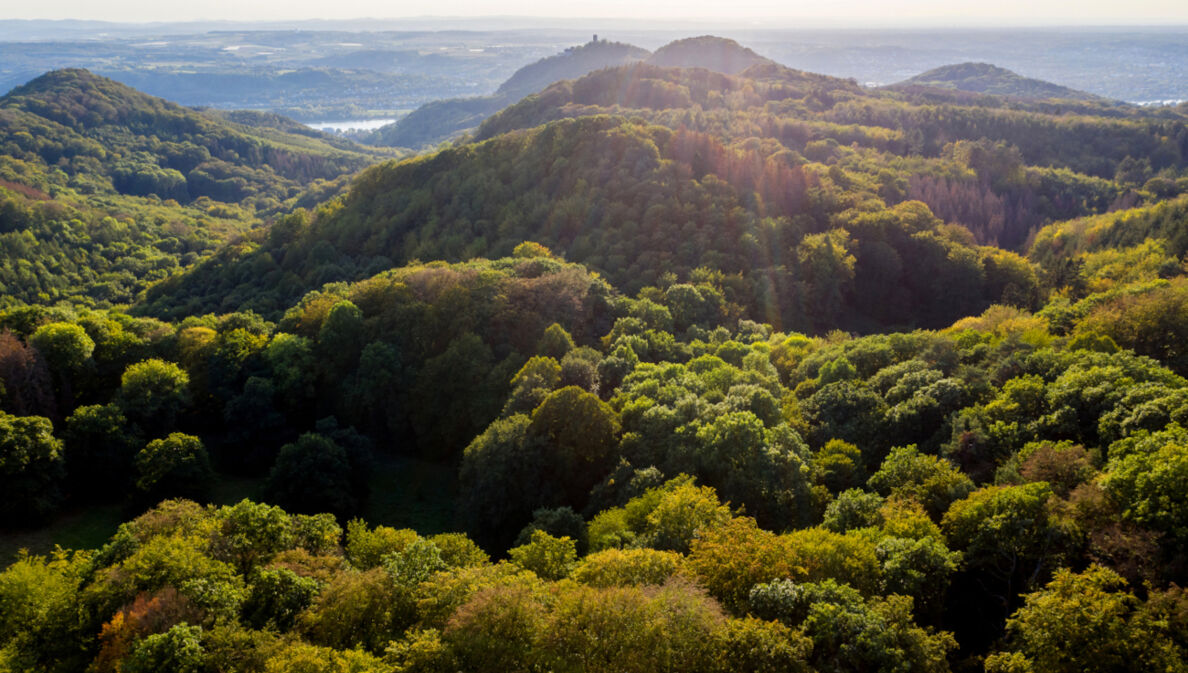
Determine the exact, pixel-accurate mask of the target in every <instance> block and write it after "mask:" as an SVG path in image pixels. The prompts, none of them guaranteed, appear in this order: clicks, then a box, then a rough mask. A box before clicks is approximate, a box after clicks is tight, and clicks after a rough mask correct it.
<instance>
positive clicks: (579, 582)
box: [0, 38, 1188, 673]
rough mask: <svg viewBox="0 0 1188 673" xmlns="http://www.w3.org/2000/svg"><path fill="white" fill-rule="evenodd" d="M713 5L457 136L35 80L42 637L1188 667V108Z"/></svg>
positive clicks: (31, 248) (23, 227) (67, 78)
mask: <svg viewBox="0 0 1188 673" xmlns="http://www.w3.org/2000/svg"><path fill="white" fill-rule="evenodd" d="M699 40H701V41H700V42H695V43H694V45H693V46H694V47H697V48H695V49H690V50H688V51H691V52H698V53H702V54H705V53H708V54H709V55H710V57H712V58H713V59H717V61H719V62H720V63H733V64H737V63H740V59H742V61H745V62H746V63H744V65H745V66H746V67H745V69H742V70H741V71H739V72H733V73H731V72H729V71H730V70H731V69H730V68H718V69H717V70H715V69H714V67H715V66H714V64H712V63H709V64H706V63H701V64H698V63H685V62H682V61H679V59H678V62H677V63H666V64H657V63H654V62H642V61H640V62H630V63H626V64H624V65H618V66H615V67H610V68H604V69H599V70H595V71H593V72H591V73H589V74H586V75H584V76H581V77H579V78H577V79H570V80H564V81H560V82H557V83H555V84H552V85H551V86H549V87H547V88H545V89H544V90H543V91H541V92H539V93H537V94H533V95H529V96H528V97H526V98H524V99H522V100H520V101H519V102H516V103H513V104H511V105H510V106H509V107H506V108H505V109H503V110H502V111H500V112H497V113H495V114H493V115H492V116H490V117H488V118H487V119H486V120H485V121H483V122H482V124H481V125H480V126H478V127H477V129H475V130H474V131H473V132H472V133H471V134H470V135H466V136H463V137H461V138H459V139H457V140H455V141H452V142H450V143H447V144H444V145H442V146H441V147H439V148H438V149H436V150H434V151H432V152H429V153H426V154H421V155H417V156H411V152H408V151H404V150H398V149H391V148H376V147H364V146H361V145H356V144H354V143H352V142H350V141H348V140H345V139H342V138H336V137H332V136H328V135H325V134H322V133H319V132H316V131H312V130H309V129H305V128H304V127H301V126H300V125H298V124H295V123H293V122H290V121H288V120H286V119H284V118H281V117H277V116H274V115H265V114H260V113H227V112H215V111H210V110H196V109H190V108H183V107H180V106H177V105H174V104H172V103H168V102H165V101H162V100H160V99H156V98H152V97H150V96H146V95H144V94H140V93H138V92H135V91H133V90H132V89H129V88H127V87H124V86H122V85H119V84H116V83H115V82H112V81H110V80H106V79H103V78H101V77H97V76H95V75H92V74H90V73H88V72H85V71H80V70H71V71H57V72H53V73H49V74H47V75H45V76H43V77H40V78H38V79H37V80H34V81H33V82H30V83H29V84H27V85H24V86H22V87H18V88H17V89H15V90H14V91H13V92H11V93H9V94H8V95H7V96H4V97H3V98H0V250H2V251H3V253H2V255H0V330H2V331H0V384H2V387H0V493H2V494H3V496H2V497H0V526H2V527H3V531H5V532H4V536H2V537H13V538H14V539H23V538H20V536H28V535H31V534H43V535H45V536H46V537H44V538H42V540H43V544H42V546H41V547H40V548H35V549H33V550H32V551H29V552H26V551H22V552H19V553H16V548H15V547H13V546H12V545H8V546H6V547H5V550H6V552H7V553H8V554H10V555H9V556H7V557H6V558H4V565H5V566H6V569H4V570H3V571H2V572H0V671H47V672H51V671H52V672H59V671H61V672H67V671H93V672H96V673H106V672H117V671H122V672H126V673H139V672H148V671H154V672H172V671H177V672H184V673H198V672H204V671H212V672H213V671H219V672H222V671H244V672H267V673H274V672H276V673H279V672H290V671H291V672H302V673H304V672H322V671H325V672H334V673H340V672H341V673H346V672H351V673H370V672H373V671H374V672H380V671H382V672H392V673H395V672H397V671H401V672H404V671H408V672H413V671H416V672H422V671H424V672H430V671H436V672H447V671H491V672H495V671H500V672H504V671H525V672H527V671H533V672H535V671H542V672H543V671H558V672H560V671H575V672H576V671H606V672H612V671H614V672H620V671H641V672H644V671H647V672H653V671H679V672H691V671H707V672H710V671H714V672H716V671H722V672H726V671H732V672H733V671H754V672H760V671H805V672H810V671H819V672H822V673H826V672H830V673H831V672H835V671H836V672H841V671H879V672H888V673H890V672H903V671H913V672H917V671H923V672H931V671H937V672H940V671H958V672H961V671H986V672H987V673H1025V672H1035V673H1040V672H1044V673H1046V672H1063V671H1069V672H1072V671H1087V670H1093V671H1156V670H1158V671H1185V670H1188V591H1186V590H1185V589H1184V588H1183V585H1184V584H1185V582H1186V581H1188V379H1186V378H1185V377H1186V376H1188V272H1186V267H1185V255H1186V253H1188V107H1186V106H1183V105H1182V106H1180V107H1178V108H1174V107H1164V108H1152V109H1146V108H1138V107H1133V106H1129V105H1125V104H1121V103H1114V102H1111V101H1106V100H1104V99H1097V98H1087V99H1086V98H1060V99H1052V98H1028V97H1024V96H1019V95H1011V94H1010V92H1009V89H1008V91H1007V92H1006V94H1005V95H1000V94H999V93H995V94H989V93H976V92H968V91H960V90H957V89H948V88H940V87H937V86H931V85H923V84H912V85H904V86H895V87H887V88H878V89H874V88H865V87H862V86H859V85H857V84H856V83H855V82H853V81H851V80H841V79H836V78H831V77H826V76H822V75H814V74H810V73H805V72H801V71H797V70H792V69H789V68H785V67H783V66H780V65H777V64H775V63H773V62H770V61H767V60H766V59H758V60H755V61H754V62H751V61H748V60H747V59H750V56H754V54H753V52H749V50H746V51H745V52H742V51H739V50H741V49H742V48H741V47H739V46H738V45H736V44H734V43H731V42H729V41H718V42H712V41H711V42H712V46H713V47H714V48H713V49H708V50H706V49H704V48H703V47H705V45H706V44H707V42H706V40H708V38H699ZM665 49H667V48H665ZM661 51H663V50H661ZM678 51H679V50H678ZM659 53H660V52H657V54H659ZM669 53H674V52H669ZM748 54H749V55H750V56H748ZM756 58H758V57H756ZM748 63H749V65H748ZM682 64H683V65H703V66H704V67H679V66H680V65H682ZM1003 72H1005V71H1003ZM932 74H933V73H930V75H932ZM991 74H993V73H991ZM936 77H940V75H936ZM931 79H935V78H931ZM1028 82H1033V81H1032V80H1028ZM1009 83H1010V82H1009V81H1008V82H1007V83H1006V84H1009ZM1006 84H1004V85H1003V86H1006ZM1029 86H1033V85H1029ZM1001 89H1002V86H1000V87H999V88H998V89H995V90H996V91H1000V90H1001ZM426 470H428V471H429V473H435V474H444V475H446V476H445V477H444V478H442V479H439V480H437V481H434V482H432V490H434V494H433V495H434V497H436V498H437V499H438V504H440V505H441V507H438V508H437V509H434V507H432V506H427V505H426V503H425V502H423V501H421V500H419V499H418V498H420V497H421V496H422V495H424V494H425V493H426V492H427V491H428V490H430V489H427V488H425V487H424V484H421V486H420V489H421V490H419V491H418V490H417V489H418V484H417V482H419V481H422V477H423V474H425V473H426V472H425V471H426ZM434 470H436V472H434ZM402 489H409V490H410V492H413V491H415V492H417V493H418V494H419V495H417V496H416V497H407V498H402V497H401V495H400V492H401V490H402ZM393 502H397V503H399V506H392V503H393ZM443 502H444V504H442V503H443ZM384 503H387V504H386V505H384ZM100 511H108V512H111V511H114V512H116V513H117V516H118V518H119V519H121V520H123V521H124V522H123V523H121V524H119V525H118V528H117V527H116V526H115V523H114V522H113V523H112V525H111V529H110V530H102V534H101V536H100V538H99V539H96V540H94V541H93V542H90V543H89V544H83V545H79V548H77V549H67V548H63V547H60V546H59V547H55V546H54V543H56V542H59V541H60V539H59V538H55V537H53V535H54V533H53V531H57V530H60V528H58V526H59V525H60V523H61V522H62V521H63V520H65V519H67V518H69V517H79V516H84V517H85V516H87V513H88V512H100ZM80 512H81V513H82V514H80ZM377 513H378V514H377ZM47 531H48V532H47ZM113 531H114V534H113Z"/></svg>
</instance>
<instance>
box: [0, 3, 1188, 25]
mask: <svg viewBox="0 0 1188 673" xmlns="http://www.w3.org/2000/svg"><path fill="white" fill-rule="evenodd" d="M2 4H4V5H9V6H8V7H2V6H0V19H95V20H104V21H119V22H127V21H132V22H145V21H195V20H231V21H269V20H271V21H275V20H300V19H356V18H363V17H374V18H403V17H419V16H438V17H464V16H468V17H476V16H531V17H557V18H624V19H644V20H649V21H652V20H654V21H655V22H656V24H657V25H656V27H657V28H662V27H663V21H664V20H666V19H667V20H674V19H676V20H681V21H688V20H703V19H704V20H708V21H719V22H727V21H728V22H734V23H761V24H765V23H768V22H771V23H773V24H774V25H773V27H777V26H778V27H785V26H797V25H803V26H880V25H898V26H905V25H918V26H946V25H963V26H978V25H986V26H1002V25H1053V24H1056V25H1118V24H1126V25H1167V24H1178V25H1185V24H1188V0H1129V1H1128V2H1119V1H1118V0H897V1H888V0H729V1H725V2H724V1H723V0H596V1H593V2H590V1H585V2H575V1H572V0H500V1H492V0H185V2H168V1H162V0H100V1H96V0H53V2H46V3H35V2H11V3H9V2H5V3H2Z"/></svg>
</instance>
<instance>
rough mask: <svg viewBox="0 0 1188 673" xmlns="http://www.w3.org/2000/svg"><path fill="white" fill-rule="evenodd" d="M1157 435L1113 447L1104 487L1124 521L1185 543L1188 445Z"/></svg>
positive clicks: (1187, 503) (1187, 516)
mask: <svg viewBox="0 0 1188 673" xmlns="http://www.w3.org/2000/svg"><path fill="white" fill-rule="evenodd" d="M1159 434H1164V436H1166V434H1165V433H1159ZM1159 434H1156V435H1153V436H1150V437H1144V438H1142V439H1138V441H1135V442H1133V448H1130V449H1129V450H1125V449H1123V446H1122V445H1121V444H1122V443H1120V444H1115V447H1114V450H1113V451H1111V454H1112V455H1111V457H1110V463H1109V466H1108V469H1107V471H1106V475H1105V480H1104V482H1103V485H1104V486H1105V488H1106V491H1107V492H1108V493H1109V494H1110V495H1111V496H1113V497H1114V499H1115V500H1116V501H1117V502H1118V504H1119V505H1120V506H1121V508H1122V516H1123V517H1125V518H1126V519H1128V520H1130V521H1133V522H1134V523H1137V524H1139V525H1141V526H1147V527H1150V528H1153V529H1155V530H1158V531H1161V532H1164V533H1167V534H1168V535H1170V536H1171V537H1172V538H1174V539H1175V540H1177V541H1183V540H1188V444H1185V443H1182V442H1179V441H1175V440H1174V439H1171V438H1167V439H1163V438H1161V437H1160V436H1159ZM1168 434H1169V433H1168ZM1161 440H1162V441H1161Z"/></svg>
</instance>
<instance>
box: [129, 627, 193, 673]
mask: <svg viewBox="0 0 1188 673" xmlns="http://www.w3.org/2000/svg"><path fill="white" fill-rule="evenodd" d="M205 668H206V650H205V649H204V648H203V647H202V627H200V626H190V625H188V624H178V625H176V626H174V627H172V628H170V629H169V630H168V631H166V632H165V633H157V634H153V635H151V636H148V637H147V638H145V639H144V640H142V641H140V642H139V643H137V645H136V649H134V650H133V651H132V656H130V657H128V661H127V662H126V663H125V665H124V669H123V670H126V671H128V672H129V673H201V672H202V671H203V670H205Z"/></svg>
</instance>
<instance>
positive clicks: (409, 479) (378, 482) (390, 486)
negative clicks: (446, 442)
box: [363, 455, 458, 535]
mask: <svg viewBox="0 0 1188 673" xmlns="http://www.w3.org/2000/svg"><path fill="white" fill-rule="evenodd" d="M457 490H458V484H457V468H456V467H455V466H454V465H451V464H449V463H434V462H430V461H426V460H418V459H416V458H410V457H407V456H390V455H377V456H376V461H375V466H374V467H373V469H372V473H371V499H370V501H369V502H368V503H367V507H366V508H364V510H363V519H364V520H366V521H367V523H369V524H371V525H373V526H376V525H384V526H394V527H396V528H412V529H414V530H416V531H417V532H418V533H421V534H422V535H431V534H434V533H445V532H450V531H455V530H458V527H457V524H456V523H455V521H454V503H455V499H456V497H457Z"/></svg>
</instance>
